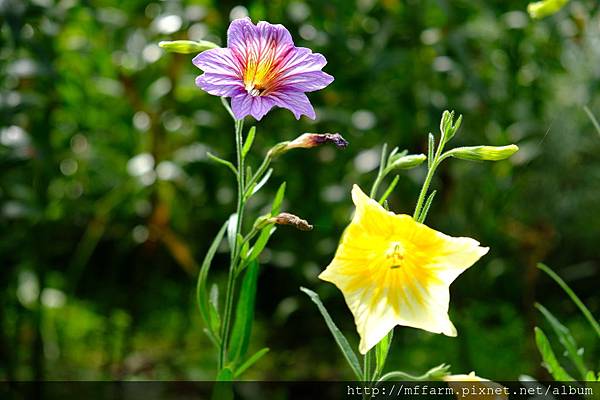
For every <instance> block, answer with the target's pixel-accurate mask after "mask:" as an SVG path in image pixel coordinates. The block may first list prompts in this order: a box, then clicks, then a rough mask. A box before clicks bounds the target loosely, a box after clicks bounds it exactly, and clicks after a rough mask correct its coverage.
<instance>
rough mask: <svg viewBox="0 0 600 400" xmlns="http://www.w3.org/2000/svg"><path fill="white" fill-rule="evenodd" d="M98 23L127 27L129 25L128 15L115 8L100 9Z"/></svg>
mask: <svg viewBox="0 0 600 400" xmlns="http://www.w3.org/2000/svg"><path fill="white" fill-rule="evenodd" d="M97 16H98V21H99V22H102V24H106V25H113V26H125V25H126V24H127V21H128V19H127V14H125V12H123V11H122V10H119V9H118V8H114V7H105V8H100V9H98V11H97Z"/></svg>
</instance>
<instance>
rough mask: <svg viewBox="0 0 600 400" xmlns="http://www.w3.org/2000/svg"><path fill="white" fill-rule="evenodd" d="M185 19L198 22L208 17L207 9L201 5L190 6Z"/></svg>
mask: <svg viewBox="0 0 600 400" xmlns="http://www.w3.org/2000/svg"><path fill="white" fill-rule="evenodd" d="M185 17H186V18H187V19H188V20H189V21H198V20H201V19H202V18H204V17H206V8H205V7H203V6H199V5H193V6H188V7H186V9H185Z"/></svg>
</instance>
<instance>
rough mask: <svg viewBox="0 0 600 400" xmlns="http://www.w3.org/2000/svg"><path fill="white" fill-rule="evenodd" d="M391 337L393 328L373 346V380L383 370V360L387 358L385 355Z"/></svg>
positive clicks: (388, 350) (387, 352) (388, 349)
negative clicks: (374, 362) (374, 363)
mask: <svg viewBox="0 0 600 400" xmlns="http://www.w3.org/2000/svg"><path fill="white" fill-rule="evenodd" d="M393 337H394V330H393V329H392V330H391V331H390V332H389V333H388V334H387V335H385V337H384V338H383V339H382V340H381V341H380V342H379V343H377V345H376V346H375V359H376V367H375V376H374V377H373V380H377V379H378V378H379V377H380V376H381V373H382V372H383V368H384V367H385V362H386V360H387V356H388V354H389V352H390V346H391V344H392V338H393Z"/></svg>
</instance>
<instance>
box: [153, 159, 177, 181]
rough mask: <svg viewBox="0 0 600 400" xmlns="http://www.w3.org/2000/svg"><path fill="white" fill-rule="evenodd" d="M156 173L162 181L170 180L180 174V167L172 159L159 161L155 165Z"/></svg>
mask: <svg viewBox="0 0 600 400" xmlns="http://www.w3.org/2000/svg"><path fill="white" fill-rule="evenodd" d="M156 174H157V175H158V178H159V179H162V180H163V181H172V180H174V179H177V178H178V177H179V176H181V169H179V167H178V166H177V164H175V163H174V162H172V161H161V162H160V163H159V164H158V165H157V166H156Z"/></svg>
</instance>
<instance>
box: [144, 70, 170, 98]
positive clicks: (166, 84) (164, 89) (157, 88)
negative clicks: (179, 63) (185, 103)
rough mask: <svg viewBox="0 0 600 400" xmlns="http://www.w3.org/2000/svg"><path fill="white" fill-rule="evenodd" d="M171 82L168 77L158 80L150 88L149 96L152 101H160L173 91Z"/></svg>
mask: <svg viewBox="0 0 600 400" xmlns="http://www.w3.org/2000/svg"><path fill="white" fill-rule="evenodd" d="M171 88H172V85H171V80H170V79H169V78H167V77H166V76H163V77H162V78H158V79H157V80H156V81H154V83H152V84H151V85H150V86H149V87H148V95H149V96H150V98H152V99H154V100H155V99H159V98H161V97H163V96H164V95H166V94H167V93H169V92H170V91H171Z"/></svg>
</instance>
